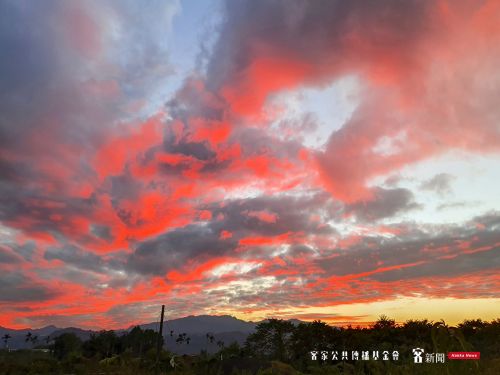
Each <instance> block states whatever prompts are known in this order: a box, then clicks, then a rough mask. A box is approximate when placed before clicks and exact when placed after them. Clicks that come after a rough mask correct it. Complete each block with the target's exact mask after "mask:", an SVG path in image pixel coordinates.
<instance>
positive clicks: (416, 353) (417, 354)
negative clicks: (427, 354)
mask: <svg viewBox="0 0 500 375" xmlns="http://www.w3.org/2000/svg"><path fill="white" fill-rule="evenodd" d="M412 352H413V362H414V363H422V359H423V358H422V354H424V349H422V348H414V349H413V350H412Z"/></svg>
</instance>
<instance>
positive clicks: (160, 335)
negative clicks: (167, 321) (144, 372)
mask: <svg viewBox="0 0 500 375" xmlns="http://www.w3.org/2000/svg"><path fill="white" fill-rule="evenodd" d="M164 315H165V305H161V318H160V332H159V335H158V345H157V347H156V373H158V366H159V365H160V353H161V347H162V344H163V317H164Z"/></svg>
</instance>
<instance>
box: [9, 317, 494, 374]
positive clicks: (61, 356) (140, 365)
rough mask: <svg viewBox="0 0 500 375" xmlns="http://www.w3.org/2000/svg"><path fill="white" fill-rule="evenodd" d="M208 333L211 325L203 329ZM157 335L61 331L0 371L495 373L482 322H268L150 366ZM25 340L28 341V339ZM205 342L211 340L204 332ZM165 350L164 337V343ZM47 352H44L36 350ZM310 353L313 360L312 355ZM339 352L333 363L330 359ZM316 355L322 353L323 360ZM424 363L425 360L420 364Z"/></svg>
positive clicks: (12, 357) (490, 340) (488, 326)
mask: <svg viewBox="0 0 500 375" xmlns="http://www.w3.org/2000/svg"><path fill="white" fill-rule="evenodd" d="M207 328H209V327H207ZM158 338H159V334H158V333H156V332H155V331H153V330H143V329H141V328H140V327H135V328H133V329H132V330H130V331H129V332H126V333H124V334H120V335H117V334H116V333H115V332H114V331H101V332H99V333H97V334H93V335H91V337H90V339H89V340H86V341H82V340H80V339H79V338H78V337H77V336H76V335H75V334H73V333H64V334H62V335H60V336H58V337H55V338H54V339H53V340H50V342H49V343H44V344H40V345H37V346H36V347H35V348H37V349H39V350H38V351H37V350H21V351H15V352H7V351H5V350H4V351H2V352H1V353H0V373H1V374H5V375H11V374H12V375H15V374H16V375H17V374H68V373H72V374H123V375H126V374H135V375H137V374H155V373H157V372H156V371H158V373H161V374H165V373H168V374H172V375H173V374H185V375H187V374H199V375H211V374H213V375H238V374H239V375H250V374H252V375H254V374H258V375H270V374H278V375H279V374H282V375H292V374H296V375H299V374H311V375H322V374H389V373H390V374H433V373H434V374H441V373H450V374H476V373H477V374H499V373H500V340H499V338H500V319H497V320H493V321H491V322H486V321H483V320H480V319H477V320H466V321H464V322H463V323H461V324H459V325H458V326H456V327H450V326H448V325H446V324H445V322H443V321H441V322H431V321H428V320H409V321H407V322H405V323H403V324H396V322H395V321H394V320H393V319H390V318H387V317H386V316H382V317H380V318H379V320H378V321H377V322H376V323H375V324H374V325H373V326H372V327H369V328H359V327H356V328H354V327H344V328H337V327H332V326H329V325H328V324H326V323H324V322H321V321H314V322H311V323H300V324H298V325H295V324H292V323H291V322H290V321H284V320H279V319H270V320H267V321H264V322H262V323H260V324H258V325H257V327H256V330H255V332H254V333H252V334H251V335H249V336H248V338H247V340H246V342H245V345H243V346H239V345H238V344H237V343H230V344H229V345H226V344H224V343H223V342H222V341H218V347H219V351H218V352H217V353H215V354H209V353H207V352H206V351H202V352H201V353H200V354H199V355H196V356H177V355H174V354H173V353H169V352H168V351H166V350H162V352H161V356H160V361H159V362H158V363H157V362H156V345H157V340H158ZM30 339H31V338H30ZM166 339H167V340H169V339H171V340H173V341H176V342H177V343H178V344H179V345H181V344H182V345H189V337H188V336H187V335H186V334H185V333H174V332H173V331H170V332H167V335H166ZM207 341H210V342H214V341H217V338H216V337H214V335H212V334H209V333H207ZM162 344H163V338H162ZM416 347H418V348H422V349H424V352H425V353H444V354H446V353H448V352H453V351H475V352H481V359H480V360H479V361H459V360H455V361H450V360H448V359H446V362H445V363H422V364H414V363H413V357H412V356H411V353H412V349H413V348H416ZM41 349H45V350H46V351H47V352H42V351H40V350H41ZM343 351H346V352H348V353H349V354H350V353H351V352H352V351H358V352H359V353H361V352H362V351H369V352H370V353H373V352H378V353H380V356H382V353H383V352H387V353H391V354H392V353H393V352H394V351H397V352H398V355H399V358H396V359H394V358H393V357H392V356H391V358H390V359H388V360H382V358H378V359H373V358H370V360H361V358H358V359H353V358H352V357H351V356H350V355H349V357H348V358H344V359H342V358H341V357H340V353H341V352H343ZM312 352H313V353H316V358H314V357H313V355H312ZM335 352H338V353H339V356H338V358H336V359H335V358H333V356H332V353H335ZM321 353H327V355H326V356H325V357H322V356H321ZM424 362H425V361H424Z"/></svg>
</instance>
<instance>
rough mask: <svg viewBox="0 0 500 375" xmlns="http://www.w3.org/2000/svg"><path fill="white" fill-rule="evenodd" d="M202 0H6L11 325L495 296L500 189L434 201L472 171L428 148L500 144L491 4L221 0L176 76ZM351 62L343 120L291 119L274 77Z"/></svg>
mask: <svg viewBox="0 0 500 375" xmlns="http://www.w3.org/2000/svg"><path fill="white" fill-rule="evenodd" d="M190 10H191V9H190V8H189V7H188V6H187V5H186V4H183V3H180V4H179V3H176V2H172V3H165V2H162V1H158V2H151V3H150V4H148V6H141V7H138V5H137V4H135V3H133V2H128V1H126V2H121V3H119V4H118V3H115V2H108V1H104V2H97V1H90V2H84V3H79V4H73V3H66V2H63V1H47V2H43V3H39V4H31V3H28V2H24V1H21V2H19V1H16V2H14V1H6V2H3V3H2V5H0V49H1V50H3V51H5V52H6V53H5V58H2V59H1V61H0V83H1V87H2V89H1V91H0V113H1V115H0V146H1V147H0V233H1V240H0V241H1V242H0V270H2V271H4V272H2V276H0V278H1V281H2V283H1V287H0V288H1V292H0V311H1V312H2V314H1V318H0V324H1V325H10V326H24V325H43V324H49V323H51V319H53V317H57V319H58V321H60V322H65V324H70V323H71V322H74V324H79V325H85V326H89V327H90V326H92V327H97V326H100V327H119V326H127V325H130V324H132V323H134V322H138V321H141V320H144V319H146V320H147V319H151V317H154V316H155V315H154V311H155V309H156V306H157V305H158V304H161V303H162V302H164V301H166V300H168V301H169V309H170V311H169V314H171V315H173V316H184V315H188V314H197V313H220V312H227V313H232V314H239V315H240V316H247V317H263V316H264V315H266V314H267V313H268V312H269V311H275V312H279V311H282V314H283V315H282V316H289V314H290V312H289V311H290V310H291V309H293V310H297V309H299V308H306V307H307V308H310V307H318V308H320V307H327V306H337V305H342V304H344V305H345V304H354V303H357V302H366V303H370V302H375V301H385V300H393V299H397V298H400V297H402V296H404V297H419V296H423V295H425V296H427V297H436V298H442V297H445V296H446V297H452V298H461V299H472V298H498V297H499V295H498V293H497V292H496V291H497V290H499V288H498V283H499V279H498V276H497V273H498V272H497V271H498V268H499V266H500V259H499V258H498V248H499V246H500V213H499V212H498V211H496V209H498V207H496V206H495V205H494V204H493V203H492V201H488V200H486V201H485V202H484V204H483V205H482V206H481V208H480V211H478V212H475V213H474V215H472V216H470V217H468V219H467V220H461V221H460V222H458V221H457V222H453V220H451V221H450V220H447V221H443V222H441V223H436V220H433V218H432V217H425V215H426V214H425V212H426V211H425V209H427V208H428V207H429V204H430V202H429V201H428V198H427V197H428V194H433V198H431V199H435V200H436V201H435V202H431V203H433V204H435V206H439V207H444V206H448V207H453V205H454V204H455V203H456V202H455V203H454V201H452V200H451V198H450V196H451V195H452V194H453V192H454V191H455V189H454V184H458V183H459V181H461V180H460V178H459V177H460V176H458V177H457V176H455V174H454V173H450V172H449V171H447V170H440V169H438V168H437V167H434V168H433V167H432V165H431V164H432V162H433V161H434V160H438V159H439V158H440V157H442V156H443V155H449V154H450V153H453V152H458V153H461V154H462V155H466V156H465V158H467V155H472V154H475V155H479V156H481V157H483V158H486V159H488V158H492V159H491V160H495V159H494V158H496V157H497V156H498V153H499V151H500V128H499V125H498V124H499V120H500V111H499V109H498V105H497V103H496V98H497V97H498V95H499V93H500V92H499V90H500V81H499V79H500V75H499V74H498V71H497V66H498V64H499V63H500V49H499V47H498V46H499V45H500V43H499V42H500V29H499V28H498V22H497V20H498V19H499V17H500V6H499V5H498V4H497V3H496V2H494V1H485V2H481V3H477V2H468V1H453V2H451V1H450V2H447V1H442V2H421V1H408V2H400V1H378V2H370V3H367V2H366V1H350V2H345V1H314V2H304V1H278V0H276V1H240V0H238V1H227V2H224V3H223V4H222V7H221V9H220V10H219V12H220V14H219V16H220V21H219V22H218V26H217V27H216V29H214V30H212V29H211V30H210V33H212V35H210V37H212V38H213V39H214V43H213V44H212V45H210V47H207V48H208V49H207V50H202V51H200V56H202V57H203V58H204V59H200V61H201V60H203V61H205V63H204V64H202V66H199V65H197V64H193V66H197V68H196V69H195V70H194V71H193V72H191V73H190V74H188V75H187V76H179V73H178V72H179V69H177V68H176V66H175V64H174V63H172V62H171V59H170V56H171V55H172V54H175V53H180V54H181V53H182V52H178V51H172V50H171V49H170V48H169V44H168V42H167V40H168V38H176V37H177V38H182V35H180V31H178V30H179V29H178V27H179V26H178V25H177V24H176V22H175V21H176V20H177V19H178V18H176V17H179V14H184V15H187V16H188V17H189V12H190ZM345 77H354V78H355V80H356V83H357V85H358V86H359V87H358V90H357V92H356V97H355V98H354V99H355V102H356V106H355V109H354V111H353V112H352V114H351V115H350V116H349V117H348V118H347V120H346V121H345V123H343V124H342V126H341V127H339V128H335V127H334V126H333V125H332V124H330V123H329V119H322V121H323V122H324V123H326V125H325V124H323V125H321V124H320V123H319V120H318V116H319V114H318V116H316V115H315V114H314V113H313V114H311V113H310V110H308V109H306V108H299V114H298V115H297V116H296V118H292V119H287V120H286V121H285V120H283V119H284V118H285V117H286V115H287V113H286V108H284V107H286V105H285V106H284V107H283V106H281V107H280V105H279V102H278V104H277V102H276V99H277V98H280V95H282V96H283V95H284V96H285V98H286V95H287V94H290V93H298V94H299V97H300V93H301V90H305V89H314V90H319V92H321V90H323V89H325V88H327V87H331V86H332V85H334V84H335V83H336V82H339V81H340V80H342V79H344V78H345ZM328 100H329V99H328V98H323V99H321V101H320V102H319V103H317V104H318V106H321V107H328V106H329V103H328ZM277 123H279V124H280V126H278V127H276V124H277ZM321 126H327V128H328V129H327V130H328V134H329V137H328V138H327V139H325V140H324V145H323V146H322V147H317V148H313V147H311V146H307V145H306V142H305V139H307V137H311V136H313V135H314V134H315V131H317V129H319V128H320V127H321ZM277 129H281V131H278V130H277ZM285 133H286V134H285ZM488 160H489V159H488ZM422 163H430V165H431V166H430V167H427V168H429V173H428V176H427V177H426V178H425V179H421V180H420V181H417V182H416V183H415V184H414V185H413V186H410V185H411V184H410V185H408V186H407V185H405V184H404V180H403V179H398V178H395V177H394V176H397V175H398V174H399V173H405V171H407V170H410V171H411V168H416V166H418V165H422ZM436 165H437V164H436ZM410 173H411V172H410ZM388 177H389V178H391V177H392V180H390V181H391V183H388V182H387V181H389V180H388V179H387V178H388ZM384 179H385V180H386V183H385V184H384V183H382V182H380V181H383V180H384ZM415 179H418V178H417V177H415ZM407 181H411V179H407ZM458 198H459V199H461V197H458ZM464 199H467V197H465V198H464ZM454 207H455V208H457V207H458V208H459V206H457V205H456V204H455V206H454ZM458 208H457V209H458ZM478 210H479V208H478ZM412 215H414V217H415V218H416V217H419V219H418V220H417V219H415V218H413V216H412ZM418 215H420V216H418ZM422 217H423V218H422ZM426 219H428V220H427V221H428V222H427V221H426ZM467 285H468V287H466V286H467ZM471 286H472V287H471ZM194 294H196V295H197V298H193V297H192V296H193V295H194ZM287 311H288V312H287ZM301 314H302V315H301ZM321 314H323V313H322V312H317V313H311V312H308V313H307V314H306V313H300V311H298V312H296V313H295V316H297V317H300V316H306V315H307V316H310V317H313V316H323V315H321ZM124 319H128V321H127V322H126V323H124V322H123V320H124ZM311 319H312V318H311ZM356 319H357V318H356V317H353V320H356Z"/></svg>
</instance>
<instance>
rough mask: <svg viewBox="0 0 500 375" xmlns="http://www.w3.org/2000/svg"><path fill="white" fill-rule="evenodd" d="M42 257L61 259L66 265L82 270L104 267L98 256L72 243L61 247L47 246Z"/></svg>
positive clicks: (96, 269)
mask: <svg viewBox="0 0 500 375" xmlns="http://www.w3.org/2000/svg"><path fill="white" fill-rule="evenodd" d="M44 258H45V259H47V260H54V259H57V260H61V261H63V262H64V263H66V264H68V265H72V266H74V267H76V268H78V269H83V270H94V271H102V269H103V267H104V261H103V259H102V258H101V257H100V256H98V255H96V254H94V253H91V252H89V251H85V250H82V249H79V248H77V247H76V246H72V245H68V246H65V247H62V248H55V247H49V248H48V249H47V251H45V254H44Z"/></svg>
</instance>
